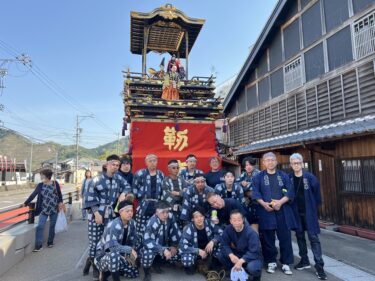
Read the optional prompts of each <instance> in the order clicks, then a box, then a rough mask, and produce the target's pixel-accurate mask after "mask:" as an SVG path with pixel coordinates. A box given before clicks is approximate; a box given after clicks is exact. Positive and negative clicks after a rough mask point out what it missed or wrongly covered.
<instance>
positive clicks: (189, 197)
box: [180, 186, 214, 221]
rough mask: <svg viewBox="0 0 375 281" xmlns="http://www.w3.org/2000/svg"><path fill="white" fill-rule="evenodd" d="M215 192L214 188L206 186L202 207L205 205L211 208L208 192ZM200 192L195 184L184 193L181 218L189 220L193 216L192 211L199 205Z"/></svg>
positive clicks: (206, 207)
mask: <svg viewBox="0 0 375 281" xmlns="http://www.w3.org/2000/svg"><path fill="white" fill-rule="evenodd" d="M209 192H214V189H212V188H211V187H209V186H205V188H204V190H203V194H202V201H203V205H201V207H204V208H205V210H208V209H209V204H208V202H207V193H209ZM199 205H200V204H199V193H198V190H197V189H196V187H195V186H189V187H188V189H187V190H186V192H185V194H184V199H183V202H182V210H181V217H180V219H181V220H184V221H187V220H190V218H191V214H190V213H191V211H192V210H193V209H194V208H195V207H196V206H199Z"/></svg>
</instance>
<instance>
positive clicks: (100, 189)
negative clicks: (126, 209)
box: [84, 173, 132, 224]
mask: <svg viewBox="0 0 375 281" xmlns="http://www.w3.org/2000/svg"><path fill="white" fill-rule="evenodd" d="M131 192H132V190H131V187H130V185H129V184H128V183H127V182H126V181H125V180H124V179H123V178H122V177H121V176H119V175H118V174H114V175H113V177H112V181H111V180H110V178H109V177H108V176H107V175H106V174H105V173H103V174H102V175H100V176H98V177H95V178H94V179H93V180H91V181H90V182H89V184H88V190H87V191H86V192H85V204H84V206H85V208H86V209H90V210H91V211H92V213H95V212H96V211H99V213H100V214H101V215H102V217H103V219H104V223H105V224H106V223H107V222H108V221H109V220H112V219H113V218H114V217H115V214H114V212H113V209H114V208H115V207H116V206H115V205H116V203H117V199H118V197H119V196H120V194H121V193H125V194H128V193H131Z"/></svg>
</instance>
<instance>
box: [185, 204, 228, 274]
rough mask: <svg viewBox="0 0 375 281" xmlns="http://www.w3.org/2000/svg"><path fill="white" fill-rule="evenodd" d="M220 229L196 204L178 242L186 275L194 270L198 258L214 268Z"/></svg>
mask: <svg viewBox="0 0 375 281" xmlns="http://www.w3.org/2000/svg"><path fill="white" fill-rule="evenodd" d="M221 234H222V229H221V228H220V227H218V226H217V225H214V224H213V223H212V222H211V221H210V220H209V219H207V218H205V210H204V209H203V208H202V207H200V206H198V207H196V208H194V209H193V211H192V222H190V223H189V224H188V225H187V226H185V228H184V230H183V232H182V237H181V240H180V244H179V251H180V254H181V262H182V265H183V266H184V267H185V272H186V273H187V274H188V275H193V274H194V273H195V272H196V266H195V265H196V262H197V260H198V259H200V260H204V261H207V263H208V264H207V267H208V268H209V269H215V265H217V264H218V263H217V262H215V261H216V258H217V255H218V250H219V241H220V236H221Z"/></svg>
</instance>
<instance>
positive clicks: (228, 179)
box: [215, 171, 245, 205]
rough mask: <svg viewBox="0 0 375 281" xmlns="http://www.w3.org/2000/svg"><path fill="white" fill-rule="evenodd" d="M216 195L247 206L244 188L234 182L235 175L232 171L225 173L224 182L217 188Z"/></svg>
mask: <svg viewBox="0 0 375 281" xmlns="http://www.w3.org/2000/svg"><path fill="white" fill-rule="evenodd" d="M215 193H216V194H218V195H220V196H221V197H222V198H233V199H236V200H238V202H240V203H241V204H242V205H244V204H245V198H244V192H243V189H242V186H241V185H240V184H238V183H235V182H234V174H233V172H231V171H227V172H225V173H224V182H223V183H219V184H217V185H216V186H215Z"/></svg>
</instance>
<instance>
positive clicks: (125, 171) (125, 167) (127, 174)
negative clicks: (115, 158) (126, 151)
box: [118, 156, 133, 186]
mask: <svg viewBox="0 0 375 281" xmlns="http://www.w3.org/2000/svg"><path fill="white" fill-rule="evenodd" d="M120 161H121V164H120V168H119V170H118V173H119V175H120V176H122V177H123V178H124V179H125V180H126V181H127V182H128V184H130V185H131V186H132V185H133V173H132V160H131V159H130V158H129V156H127V157H122V158H121V159H120Z"/></svg>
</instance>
